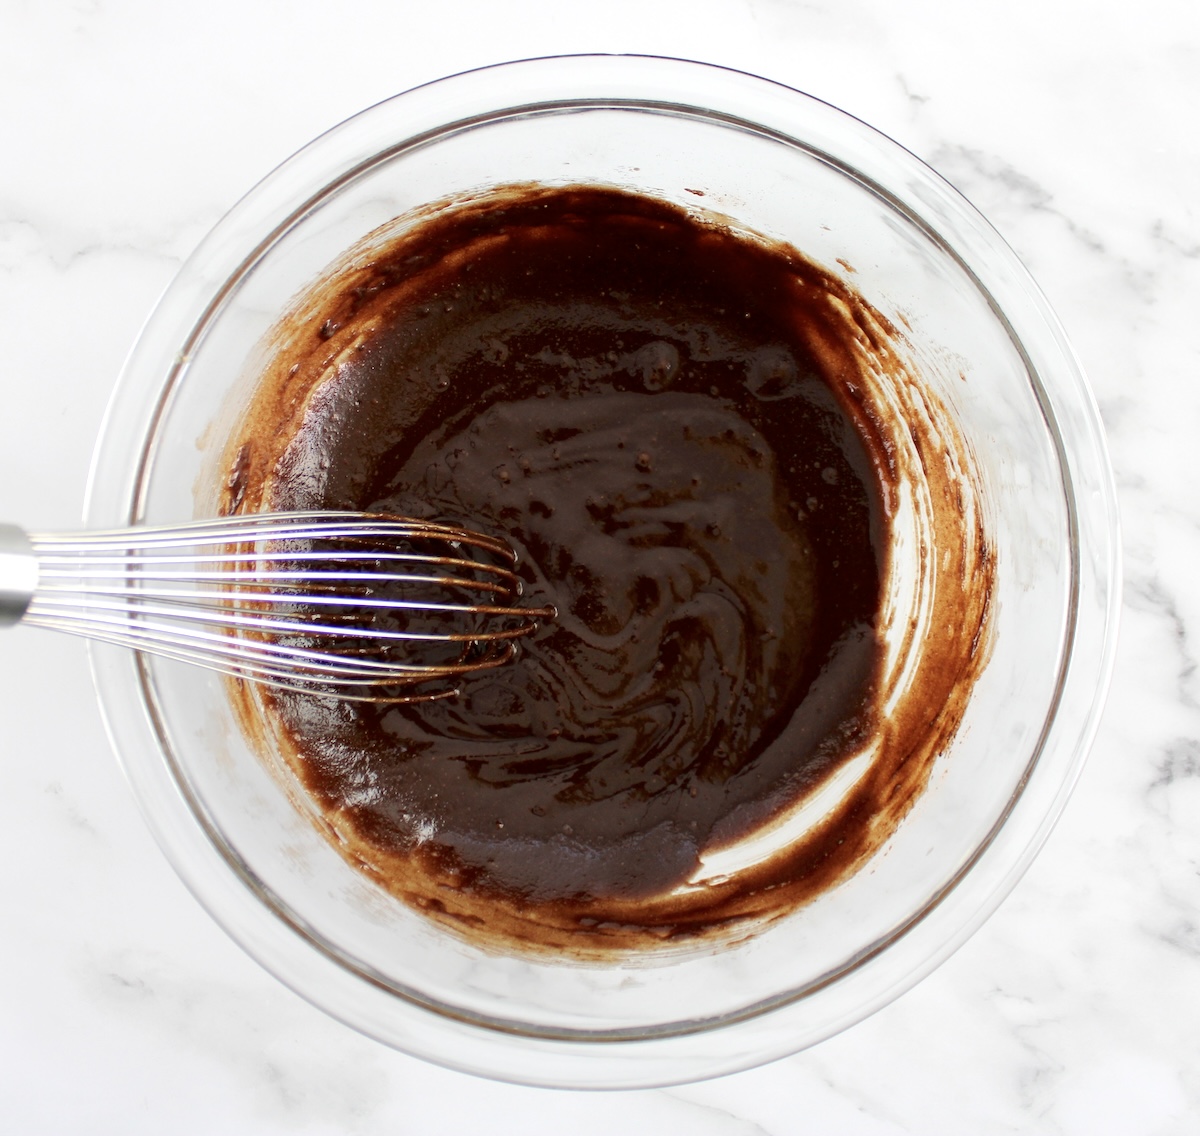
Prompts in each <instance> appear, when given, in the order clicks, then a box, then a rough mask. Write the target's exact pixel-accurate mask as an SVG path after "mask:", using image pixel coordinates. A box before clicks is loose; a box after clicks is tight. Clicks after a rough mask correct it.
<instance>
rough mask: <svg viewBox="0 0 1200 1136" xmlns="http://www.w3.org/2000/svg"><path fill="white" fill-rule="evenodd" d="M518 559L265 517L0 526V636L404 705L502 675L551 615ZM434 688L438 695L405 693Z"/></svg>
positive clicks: (338, 520)
mask: <svg viewBox="0 0 1200 1136" xmlns="http://www.w3.org/2000/svg"><path fill="white" fill-rule="evenodd" d="M515 564H516V554H515V553H514V552H513V551H512V549H511V548H510V547H509V546H508V544H506V543H505V542H504V541H503V540H500V539H497V538H496V537H491V536H485V535H483V534H482V533H476V532H471V531H470V530H468V529H463V528H458V527H455V526H450V525H439V524H432V523H428V522H425V521H416V520H411V519H408V518H403V517H391V516H372V515H367V514H362V513H343V512H308V513H263V514H258V515H248V516H236V517H226V518H223V519H221V520H213V521H200V522H194V523H191V524H183V525H178V526H173V527H149V526H147V527H138V528H130V529H116V530H111V531H105V532H89V533H84V534H79V535H61V534H42V533H37V534H31V533H26V532H25V531H24V530H22V529H20V528H18V527H16V526H14V525H0V626H4V625H8V624H13V623H16V622H18V621H23V622H24V623H27V624H34V625H37V626H40V627H49V628H53V629H55V630H58V631H67V632H71V633H73V634H76V635H83V636H86V637H88V638H91V639H97V640H101V641H103V642H105V643H116V644H120V645H122V646H127V647H132V648H134V649H136V650H139V651H146V652H149V653H151V654H155V655H163V656H166V657H168V658H172V659H181V660H183V661H185V662H189V663H195V664H197V665H199V666H202V667H207V668H209V669H211V670H216V671H221V672H223V673H225V674H230V675H236V676H238V677H240V678H245V679H251V680H253V681H256V682H262V683H267V684H269V685H271V686H276V687H282V688H284V689H289V690H300V691H306V692H316V693H323V694H330V695H335V696H336V697H339V698H348V699H355V700H360V701H388V702H414V701H428V700H431V699H436V698H446V697H449V696H451V695H453V694H455V693H456V692H457V688H456V687H455V686H453V685H446V684H447V683H451V684H452V683H453V682H454V680H456V679H458V678H460V677H462V676H463V675H465V674H468V673H470V672H473V671H480V670H486V669H489V668H491V667H498V666H501V665H503V664H504V663H505V662H506V661H507V660H508V659H510V658H511V657H512V655H513V654H514V653H515V649H516V647H515V644H516V641H517V640H518V639H520V638H522V637H523V636H526V635H529V634H531V633H532V632H533V631H534V630H535V629H536V628H537V625H538V624H537V621H538V620H539V619H545V618H550V617H552V616H553V615H554V609H553V608H546V607H542V608H527V607H520V606H517V603H516V601H517V599H518V597H519V595H520V592H521V583H520V580H519V578H518V577H517V575H516V574H515V573H514V572H513V568H514V567H515ZM431 680H440V685H439V686H437V688H425V689H421V690H413V689H412V688H413V686H414V684H418V683H421V684H426V683H429V682H430V681H431Z"/></svg>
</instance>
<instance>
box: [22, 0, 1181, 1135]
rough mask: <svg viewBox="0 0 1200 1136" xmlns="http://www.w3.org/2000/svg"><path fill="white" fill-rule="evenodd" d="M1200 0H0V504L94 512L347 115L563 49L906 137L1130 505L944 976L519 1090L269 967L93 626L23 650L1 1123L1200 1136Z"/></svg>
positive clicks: (64, 519) (32, 642) (138, 1129)
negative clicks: (1016, 844) (405, 1041)
mask: <svg viewBox="0 0 1200 1136" xmlns="http://www.w3.org/2000/svg"><path fill="white" fill-rule="evenodd" d="M1198 12H1200V9H1197V7H1196V5H1195V3H1194V0H1139V2H1138V3H1136V4H1131V3H1129V2H1128V0H1120V2H1113V0H1008V2H1006V3H1003V4H1001V3H997V2H995V0H981V2H979V3H974V4H960V3H953V2H951V0H905V2H903V3H895V2H884V0H836V2H834V0H810V2H801V0H687V2H682V0H606V2H605V3H604V4H602V5H583V4H573V3H570V2H569V0H567V2H561V0H560V2H556V3H551V2H547V0H508V2H507V3H505V4H497V3H492V2H489V0H441V2H440V3H432V4H425V3H421V4H418V3H414V2H411V0H373V2H368V0H363V2H357V3H355V2H349V3H346V4H344V5H335V4H330V3H327V2H317V0H297V2H293V3H284V2H282V0H279V2H266V0H209V2H208V3H206V4H203V5H200V4H195V5H186V6H185V5H176V4H168V3H162V2H161V0H158V2H156V0H140V2H134V0H76V2H73V3H70V2H66V0H50V2H45V3H34V2H32V0H29V2H21V0H0V108H3V109H2V113H0V336H2V340H0V342H2V343H3V352H2V355H0V360H2V361H0V395H2V402H0V517H2V518H5V519H10V520H15V521H20V522H24V523H26V524H30V525H36V526H37V527H42V528H49V527H55V526H59V527H64V526H71V525H73V524H75V523H76V522H77V519H78V517H79V515H80V511H81V507H82V500H83V492H84V482H85V477H86V471H87V465H88V459H89V454H90V450H91V446H92V441H93V439H94V437H95V434H96V431H97V427H98V425H99V420H100V415H101V412H102V410H103V407H104V403H105V400H106V398H107V396H108V392H109V389H110V387H111V385H112V382H113V380H114V378H115V376H116V374H117V371H118V369H119V367H120V365H121V361H122V358H123V356H124V354H125V353H126V351H127V350H128V348H129V346H130V344H131V342H132V341H133V339H134V337H135V336H136V334H137V331H138V328H139V326H140V324H141V322H142V320H143V319H144V318H145V316H146V314H147V313H148V311H149V309H150V307H151V305H152V304H153V302H154V300H155V298H156V296H157V294H158V292H159V291H160V290H161V289H162V288H163V287H164V286H165V284H166V283H167V281H168V280H169V279H170V277H171V275H172V274H173V272H174V271H175V270H176V268H177V267H178V265H179V264H180V262H181V259H182V258H183V257H185V256H186V254H187V253H188V252H189V250H190V249H191V248H192V247H193V245H194V244H195V243H196V241H197V240H198V239H199V238H200V237H201V236H202V234H203V233H204V232H205V231H206V230H207V229H208V227H209V226H210V225H211V224H212V223H213V222H214V221H216V219H217V218H218V217H219V216H220V215H221V214H222V213H223V212H224V211H225V210H226V209H227V208H228V207H229V206H230V205H231V204H232V203H233V202H234V201H235V200H236V198H237V197H238V196H239V195H240V194H241V193H243V192H244V191H245V190H246V189H247V188H248V187H249V186H251V185H252V184H253V183H254V182H255V181H256V180H257V179H258V178H259V177H261V176H262V175H263V174H265V173H266V172H267V171H268V170H269V169H270V168H271V167H272V166H274V165H275V164H276V163H277V162H278V161H280V160H281V159H283V158H284V157H286V156H287V155H288V154H289V153H290V152H292V151H293V150H295V149H296V148H298V147H299V146H301V145H302V144H303V143H304V142H306V141H307V140H308V139H309V138H311V137H312V136H314V135H315V134H317V133H318V132H320V131H321V130H323V129H325V128H326V127H329V126H331V125H333V124H335V123H336V122H338V121H339V120H341V119H342V118H344V117H346V116H347V115H349V114H351V113H353V112H354V111H356V110H358V109H360V108H362V107H364V106H366V105H368V104H370V103H373V102H375V101H377V100H379V99H381V98H384V97H386V96H388V95H390V94H393V93H395V92H396V91H399V90H402V89H404V88H407V87H409V86H412V85H414V84H416V83H419V82H422V81H424V80H427V79H432V78H435V77H437V76H439V75H441V74H446V73H449V72H452V71H456V70H461V69H463V68H466V67H469V66H474V65H478V64H483V63H487V62H493V61H498V60H501V59H506V58H516V57H521V56H528V55H536V54H552V53H559V52H567V51H641V52H652V53H661V54H674V55H681V56H685V57H692V58H698V59H704V60H709V61H712V62H718V63H724V64H728V65H732V66H735V67H741V68H744V69H747V70H751V71H756V72H758V73H760V74H763V75H766V76H768V77H771V78H775V79H779V80H781V81H783V82H786V83H789V84H791V85H793V86H796V87H799V88H801V89H803V90H807V91H809V92H811V93H813V94H816V95H818V96H820V97H822V98H825V99H827V100H829V101H830V102H833V103H835V104H837V105H839V106H841V107H843V108H845V109H847V110H849V111H851V112H853V113H854V114H856V115H858V116H859V117H861V118H863V119H866V120H867V121H868V122H871V123H873V124H874V125H876V126H878V127H880V128H881V129H883V130H885V131H886V132H888V133H889V134H891V135H892V136H893V137H895V138H897V139H898V140H899V141H901V142H903V143H904V144H906V145H907V146H908V147H909V148H910V149H912V150H914V151H915V152H916V153H917V154H918V155H920V156H921V157H923V158H924V159H925V160H927V161H928V162H930V163H931V164H932V165H933V166H934V167H935V168H936V169H938V170H939V171H940V172H941V173H943V174H944V175H945V176H946V177H948V178H949V179H950V180H951V181H952V182H954V183H955V184H956V185H957V186H958V187H959V188H960V189H961V190H962V191H963V192H965V193H966V194H967V196H968V197H970V198H971V199H972V200H973V201H974V202H975V203H976V204H977V205H978V206H979V207H980V208H981V209H982V210H983V211H984V213H985V214H987V215H988V216H989V217H990V218H991V220H992V221H993V222H994V223H995V224H996V226H997V227H998V228H999V229H1000V230H1001V232H1002V233H1003V234H1004V235H1005V236H1006V237H1007V238H1008V240H1009V241H1010V242H1011V243H1012V244H1013V245H1014V246H1015V248H1016V249H1017V251H1018V252H1019V253H1020V255H1021V256H1022V257H1023V258H1024V259H1025V261H1026V263H1027V264H1028V265H1029V267H1030V268H1031V270H1032V271H1033V273H1034V275H1035V276H1036V277H1037V278H1038V280H1039V281H1040V283H1041V284H1042V286H1043V288H1044V289H1045V291H1046V292H1047V294H1048V295H1049V297H1050V300H1051V302H1052V303H1053V304H1054V306H1055V307H1056V309H1057V310H1058V312H1059V314H1060V316H1061V317H1062V319H1063V321H1064V323H1065V324H1066V327H1067V330H1068V332H1069V334H1070V335H1071V336H1072V338H1073V341H1074V343H1075V346H1076V348H1077V350H1078V352H1079V354H1080V355H1081V357H1082V360H1083V363H1084V365H1085V367H1086V369H1087V371H1088V372H1089V374H1090V377H1091V380H1092V383H1093V385H1094V388H1095V390H1096V393H1097V396H1098V398H1099V401H1100V404H1101V407H1102V410H1103V414H1104V419H1105V423H1106V426H1107V428H1108V431H1109V437H1110V445H1111V449H1112V456H1113V461H1114V465H1115V468H1116V475H1117V481H1118V484H1119V492H1120V498H1121V506H1122V509H1123V512H1124V525H1125V533H1124V547H1125V556H1126V561H1125V564H1126V586H1125V604H1124V613H1123V617H1124V622H1123V625H1122V632H1121V643H1120V652H1119V657H1118V660H1117V667H1116V675H1115V680H1114V685H1113V691H1112V695H1111V699H1110V704H1109V708H1108V711H1107V713H1106V716H1105V718H1104V721H1103V724H1102V727H1101V730H1100V735H1099V738H1098V740H1097V743H1096V746H1095V749H1094V751H1093V754H1092V757H1091V760H1090V763H1089V765H1088V767H1087V769H1086V771H1085V773H1084V776H1083V779H1082V781H1081V783H1080V785H1079V788H1078V790H1077V792H1076V794H1075V796H1074V798H1073V800H1072V802H1071V804H1070V806H1069V808H1068V810H1067V812H1066V814H1065V816H1064V817H1063V819H1062V821H1061V822H1060V824H1059V826H1058V828H1057V829H1056V831H1055V833H1054V835H1053V836H1052V838H1051V840H1050V841H1049V843H1048V845H1047V847H1046V848H1045V850H1044V852H1043V853H1042V855H1041V857H1040V858H1039V859H1038V861H1037V862H1036V864H1035V865H1034V867H1033V868H1032V870H1031V871H1030V872H1029V874H1028V875H1027V876H1026V877H1025V879H1024V880H1023V881H1022V882H1021V884H1020V885H1019V886H1018V887H1017V889H1016V891H1015V892H1014V893H1013V894H1012V896H1011V897H1010V898H1009V899H1008V900H1007V901H1006V902H1005V903H1004V905H1003V906H1002V907H1001V909H1000V910H999V911H998V913H997V914H996V915H995V916H994V917H993V918H992V919H991V920H990V921H989V922H988V923H987V924H986V925H985V927H984V928H983V929H982V930H981V931H980V932H979V933H978V934H976V935H975V936H974V938H973V939H972V940H971V941H970V942H969V943H968V944H967V945H966V946H965V947H963V948H962V950H960V951H959V952H958V954H956V955H955V956H954V957H953V958H952V959H951V960H950V961H949V962H948V963H946V964H945V965H944V966H943V967H942V968H941V969H940V970H939V971H937V972H936V973H935V974H934V975H933V976H932V977H930V978H929V979H927V980H926V981H925V982H924V983H922V984H921V985H919V986H918V987H917V988H915V989H914V990H913V991H911V992H910V993H909V994H907V995H905V996H904V997H903V998H901V999H900V1000H899V1001H898V1002H896V1003H894V1004H893V1005H892V1006H890V1007H888V1008H887V1009H885V1010H884V1011H882V1012H880V1013H879V1014H877V1015H876V1016H875V1017H873V1018H871V1019H869V1020H868V1021H866V1022H864V1023H862V1024H860V1025H859V1026H857V1027H855V1028H854V1029H851V1030H849V1031H848V1032H846V1033H844V1034H842V1035H841V1036H839V1037H837V1038H835V1039H833V1040H831V1041H829V1042H827V1043H825V1044H824V1045H821V1046H819V1047H817V1048H815V1049H813V1050H810V1051H809V1052H807V1053H803V1054H800V1055H797V1056H795V1057H792V1058H789V1059H787V1060H784V1061H781V1062H778V1063H776V1064H774V1065H771V1066H768V1067H765V1068H762V1069H759V1070H757V1071H753V1072H749V1073H744V1074H739V1075H737V1076H731V1077H727V1078H723V1079H720V1080H717V1081H712V1082H709V1083H706V1084H700V1085H694V1086H688V1087H682V1088H675V1089H669V1090H660V1091H653V1092H649V1091H647V1092H635V1093H612V1094H587V1093H562V1092H553V1091H548V1090H534V1089H522V1088H516V1087H511V1086H505V1085H499V1084H493V1083H490V1082H487V1081H483V1080H477V1079H474V1078H471V1077H468V1076H463V1075H459V1074H456V1073H451V1072H447V1071H444V1070H440V1069H437V1068H434V1067H432V1066H428V1065H425V1064H423V1063H422V1062H420V1061H417V1060H413V1059H411V1058H407V1057H403V1056H400V1055H398V1054H395V1053H393V1052H391V1051H389V1050H387V1049H384V1048H383V1047H381V1046H379V1045H377V1044H375V1043H373V1042H371V1041H368V1040H366V1039H364V1038H362V1037H359V1036H358V1035H356V1034H354V1033H352V1032H351V1031H350V1030H348V1029H346V1028H344V1027H343V1026H341V1025H339V1024H337V1023H335V1022H333V1021H331V1020H328V1019H326V1018H325V1017H324V1016H323V1015H321V1014H320V1013H319V1012H317V1011H316V1010H313V1009H311V1008H310V1007H309V1006H308V1005H307V1004H305V1003H304V1002H302V1001H301V1000H300V999H298V998H297V997H295V996H293V995H292V994H291V993H289V992H288V991H287V990H285V989H284V988H283V987H282V986H280V985H279V984H278V983H277V982H276V981H275V980H274V979H272V978H271V977H270V976H269V975H267V974H266V973H265V972H263V971H262V970H260V969H259V967H258V966H257V965H256V964H255V963H253V962H251V961H250V960H249V959H248V958H246V957H245V956H244V955H243V954H242V953H241V951H240V950H239V949H238V948H236V947H235V946H234V945H233V944H232V943H231V942H230V941H229V940H228V939H227V938H226V937H225V935H224V934H223V932H222V931H221V930H220V929H219V928H217V927H216V926H215V925H214V924H213V923H212V922H211V921H210V920H209V919H208V917H207V916H206V915H205V914H204V913H203V912H202V911H201V910H200V909H199V907H198V906H197V904H196V903H195V902H194V901H193V900H192V899H191V897H190V896H189V894H188V893H187V892H186V890H185V889H184V888H183V887H182V885H181V884H180V883H179V882H178V880H177V879H176V878H175V877H174V875H173V874H172V872H171V870H170V869H169V868H168V867H167V865H166V863H165V862H164V860H163V859H162V858H161V856H160V854H159V852H158V850H157V848H156V847H155V846H154V844H153V842H152V841H151V839H150V838H149V836H148V835H147V833H146V831H145V829H144V827H143V825H142V822H141V820H140V818H139V816H138V815H137V813H136V811H135V808H134V805H133V802H132V799H131V796H130V793H129V791H128V790H127V788H126V786H125V784H124V782H123V780H122V777H121V774H120V772H119V769H118V767H117V765H116V763H115V761H114V760H113V758H112V756H111V755H110V753H109V752H108V747H107V743H106V741H105V739H104V736H103V733H102V730H101V726H100V721H99V716H98V713H97V710H96V706H95V700H94V697H93V695H92V691H91V686H90V681H89V676H88V673H87V668H86V664H85V656H84V651H83V649H82V647H81V646H80V645H78V644H77V643H75V642H73V641H70V640H63V641H58V640H57V639H55V638H53V637H50V636H44V635H39V634H37V633H33V632H30V631H27V630H24V629H20V628H18V629H17V630H15V631H12V632H8V633H5V634H4V635H3V637H0V713H2V715H3V717H2V721H3V727H2V729H3V733H2V735H0V736H2V737H3V742H2V748H3V755H4V760H3V765H2V766H0V769H2V776H3V791H2V792H0V1130H3V1131H5V1132H10V1133H17V1134H25V1133H88V1134H93V1133H121V1134H123V1136H124V1134H141V1133H147V1134H155V1136H159V1134H161V1133H167V1132H169V1133H172V1134H176V1136H185V1134H190V1133H210V1132H212V1133H216V1132H220V1133H247V1134H259V1133H262V1134H266V1133H270V1134H284V1133H287V1134H290V1133H304V1134H324V1133H331V1134H332V1133H355V1134H358V1133H362V1134H376V1133H410V1132H411V1133H418V1132H419V1133H423V1134H425V1133H428V1134H433V1136H440V1134H450V1133H460V1132H479V1133H522V1134H529V1136H539V1134H542V1133H546V1134H549V1133H556V1134H557V1133H563V1132H569V1133H572V1136H589V1134H592V1133H597V1134H598V1133H602V1132H604V1133H607V1132H609V1131H612V1130H614V1129H615V1128H620V1129H622V1130H624V1131H630V1132H635V1133H640V1132H649V1131H661V1132H671V1133H675V1132H678V1133H688V1134H689V1136H734V1134H738V1136H743V1134H750V1133H757V1134H770V1136H790V1134H796V1136H799V1134H801V1133H804V1134H808V1133H835V1134H841V1133H846V1134H855V1136H885V1134H887V1136H895V1134H898V1133H930V1134H942V1133H945V1134H961V1133H973V1134H990V1133H1008V1132H1034V1133H1051V1134H1069V1136H1104V1134H1110V1133H1111V1134H1114V1136H1151V1134H1154V1136H1166V1134H1181V1133H1192V1132H1197V1131H1200V674H1198V673H1197V666H1196V663H1197V651H1198V650H1200V648H1198V647H1197V637H1198V636H1200V587H1198V586H1197V583H1196V569H1195V565H1196V564H1197V563H1200V505H1198V504H1197V501H1196V492H1195V491H1196V482H1197V475H1198V474H1200V463H1198V461H1197V445H1196V441H1195V438H1196V430H1197V426H1200V381H1198V372H1200V348H1198V347H1197V343H1198V342H1200V341H1198V339H1197V327H1198V326H1200V323H1198V320H1197V314H1196V313H1197V311H1198V310H1200V213H1198V206H1197V202H1198V201H1200V143H1198V133H1197V130H1196V126H1195V117H1196V114H1197V111H1198V110H1200V15H1198Z"/></svg>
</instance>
